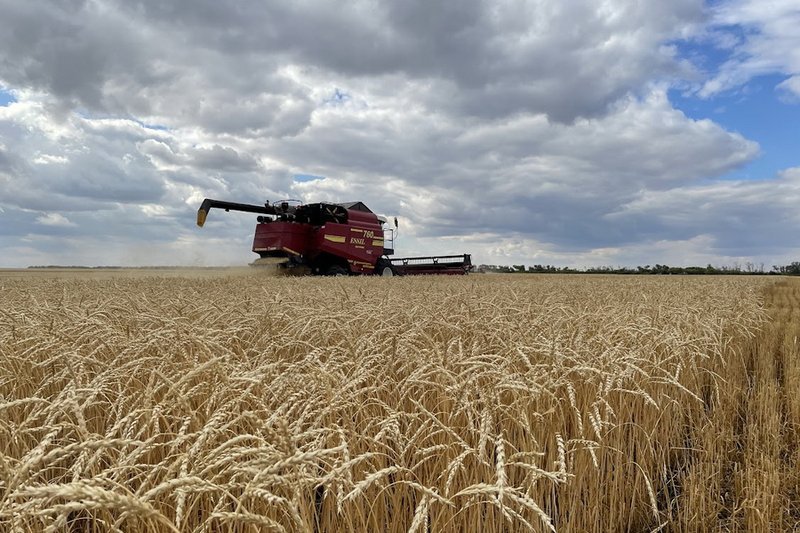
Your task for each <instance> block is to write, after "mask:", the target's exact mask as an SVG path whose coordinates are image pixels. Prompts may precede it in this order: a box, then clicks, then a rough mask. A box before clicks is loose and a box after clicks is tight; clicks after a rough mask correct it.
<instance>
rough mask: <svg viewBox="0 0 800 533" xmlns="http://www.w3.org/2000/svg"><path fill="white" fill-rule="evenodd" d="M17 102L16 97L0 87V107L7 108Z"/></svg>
mask: <svg viewBox="0 0 800 533" xmlns="http://www.w3.org/2000/svg"><path fill="white" fill-rule="evenodd" d="M16 101H17V97H16V96H14V94H13V93H12V92H11V91H9V90H8V89H5V88H4V87H0V107H7V106H9V105H11V104H13V103H14V102H16Z"/></svg>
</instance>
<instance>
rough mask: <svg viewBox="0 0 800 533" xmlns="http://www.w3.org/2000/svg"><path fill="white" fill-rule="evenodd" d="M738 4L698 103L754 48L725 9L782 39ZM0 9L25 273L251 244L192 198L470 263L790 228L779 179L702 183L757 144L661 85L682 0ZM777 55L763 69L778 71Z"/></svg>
mask: <svg viewBox="0 0 800 533" xmlns="http://www.w3.org/2000/svg"><path fill="white" fill-rule="evenodd" d="M749 5H750V4H749V3H748V2H744V1H736V2H732V3H726V4H724V5H723V7H721V8H719V9H717V10H716V11H714V13H713V24H714V26H713V27H711V29H710V30H709V32H711V34H714V35H717V36H718V43H719V46H736V47H739V48H738V49H739V50H741V51H742V52H741V54H740V55H738V56H736V57H737V58H738V59H737V62H732V63H731V65H730V69H729V71H730V72H729V74H725V72H727V71H726V69H725V68H723V69H722V71H721V72H720V74H719V76H717V77H716V78H715V79H714V80H710V81H709V84H708V85H707V87H708V88H709V89H708V90H709V91H710V92H709V93H708V94H711V93H713V92H714V91H717V90H722V88H724V87H729V86H731V84H732V83H734V82H735V83H739V82H737V81H735V80H739V79H746V77H747V76H749V75H750V74H748V72H756V67H752V68H751V67H750V66H748V65H749V64H750V63H748V61H751V60H753V61H755V60H754V59H753V58H756V57H763V54H762V56H758V55H757V53H756V52H758V50H760V48H758V47H756V46H755V44H754V43H755V42H756V40H757V39H756V37H757V35H756V34H753V35H750V34H748V35H746V36H745V37H744V38H743V39H744V40H743V39H740V38H738V37H736V38H733V37H731V38H727V39H726V38H725V36H726V35H728V34H726V33H725V32H723V31H721V30H720V27H721V26H723V25H724V24H727V22H725V21H726V20H729V19H730V20H733V19H732V18H730V17H738V18H737V19H736V20H738V21H739V22H736V23H737V24H739V23H741V24H749V26H748V27H753V28H758V29H759V31H760V32H761V33H760V35H778V36H783V35H784V34H785V33H786V32H783V33H781V32H782V31H783V30H781V29H780V21H779V20H777V16H776V17H772V18H764V19H761V18H758V15H757V14H752V15H748V16H749V17H750V18H747V17H745V16H744V15H743V13H744V14H746V13H748V11H747V9H745V8H747V7H748V6H749ZM781 5H783V4H781ZM787 5H788V4H787ZM784 8H785V6H784ZM784 8H781V9H784ZM726 9H727V11H726ZM786 9H788V8H785V9H784V10H783V11H781V13H786V12H787V11H786ZM0 10H2V12H3V22H2V23H0V24H2V25H3V27H5V28H8V29H9V31H4V32H0V86H2V87H7V88H9V89H12V90H13V91H14V95H15V101H13V102H9V104H8V105H6V106H3V107H0V206H2V208H3V209H4V212H3V213H2V216H3V223H2V224H0V232H2V234H3V235H4V244H3V248H4V249H13V250H14V253H13V254H8V253H6V254H4V255H5V257H14V258H16V259H15V260H16V261H20V262H23V263H22V264H24V263H26V262H30V263H37V264H41V263H57V262H64V263H70V264H78V263H84V264H85V263H90V264H92V263H93V264H109V263H112V262H125V263H129V264H137V265H140V264H179V263H184V264H200V263H202V264H243V263H246V262H247V261H249V260H250V259H251V257H250V252H249V246H250V240H251V232H252V224H253V220H252V217H248V216H245V215H241V214H238V215H237V214H224V213H220V214H219V215H218V214H216V213H215V214H214V218H213V219H212V221H211V222H210V223H209V224H208V225H207V226H206V227H205V228H204V229H203V230H202V232H200V230H198V229H197V228H195V227H193V223H194V210H195V209H197V206H198V205H199V202H200V201H201V200H202V199H203V198H204V197H213V198H219V199H228V200H232V201H239V202H249V203H261V202H263V201H264V200H278V199H283V198H299V199H301V200H304V201H321V200H327V201H349V200H362V201H364V202H366V203H367V205H369V206H370V207H372V208H373V209H374V210H376V211H378V212H381V213H384V214H388V215H399V216H400V217H401V232H402V234H403V241H402V242H403V244H402V245H400V246H398V250H403V251H404V252H407V253H414V252H417V251H418V252H422V253H431V252H459V251H462V250H464V249H465V250H466V251H473V253H474V254H475V255H476V260H477V261H481V262H484V261H485V262H511V261H513V262H517V263H518V262H522V261H527V259H528V258H530V259H531V260H533V259H536V260H537V262H542V263H546V262H551V263H556V262H560V263H568V264H609V263H614V262H617V261H624V262H638V261H639V260H640V258H642V257H646V254H651V253H652V254H662V255H665V256H670V257H678V256H679V255H680V254H679V252H678V250H681V249H683V250H691V251H692V253H691V254H687V257H696V258H702V259H703V260H705V259H706V257H707V255H704V254H706V252H707V251H708V250H712V251H713V252H709V253H713V254H718V255H717V257H719V258H721V260H725V258H729V257H738V256H739V255H746V251H747V250H746V248H747V246H749V245H751V244H752V245H753V248H752V249H753V250H754V252H753V253H763V254H777V253H779V252H780V244H779V241H780V238H781V236H783V237H785V238H786V239H788V240H787V242H788V243H791V242H793V241H792V238H793V237H791V236H789V235H788V233H787V231H786V230H785V229H782V228H781V227H780V223H778V222H776V223H775V224H774V225H771V223H768V222H755V223H752V224H748V223H747V221H749V220H750V218H749V217H752V216H755V214H756V213H757V212H758V210H759V209H760V210H762V211H764V210H766V209H767V208H768V207H767V206H769V205H772V203H773V202H777V204H776V205H778V206H779V208H778V210H777V211H775V212H776V213H778V217H776V218H780V219H781V220H783V221H784V223H785V221H786V220H789V219H791V220H794V219H792V218H791V217H792V216H793V215H792V213H791V212H790V211H789V208H788V204H789V203H790V202H791V201H796V200H797V199H798V198H797V197H798V192H797V189H796V188H795V187H794V184H795V183H796V179H795V178H793V177H792V176H794V174H793V173H794V171H787V173H786V174H784V175H782V176H775V177H768V176H765V178H770V179H767V180H765V181H763V182H759V183H755V184H751V183H743V182H742V183H740V182H735V181H731V180H720V179H719V178H720V177H722V176H725V175H726V174H727V173H729V172H731V171H732V170H734V169H737V168H740V167H741V166H742V165H745V164H747V163H748V162H750V161H752V160H753V159H754V158H756V157H758V155H759V153H760V149H759V146H758V144H757V143H756V142H754V141H753V140H748V139H745V138H744V137H742V136H741V135H740V134H738V133H734V132H730V131H726V130H725V129H724V128H722V127H721V126H720V125H718V124H716V123H714V122H713V121H711V120H709V119H700V120H698V119H692V118H689V117H687V116H686V115H684V114H683V113H682V112H680V111H678V110H676V109H674V108H673V106H672V105H671V103H670V101H669V99H668V97H667V95H668V91H669V89H670V87H673V86H674V84H676V83H681V82H682V80H687V79H694V78H696V77H697V76H698V75H699V74H698V72H699V71H698V70H697V69H696V68H695V67H694V66H693V65H692V63H691V62H690V61H689V60H688V59H687V58H684V57H681V56H680V55H679V52H678V48H677V47H675V46H673V45H672V43H674V42H675V40H676V39H681V38H683V37H685V36H687V35H696V32H697V31H698V30H697V28H698V27H701V28H702V27H705V26H703V25H704V23H705V21H706V17H707V13H706V12H705V8H704V4H703V2H702V0H678V1H674V2H661V1H656V0H648V1H645V2H636V3H631V2H628V1H626V0H610V1H607V2H603V3H600V4H598V3H596V2H590V1H589V0H578V1H574V2H555V1H548V0H524V1H517V0H501V1H496V0H495V1H492V2H490V1H488V0H468V1H466V2H461V3H459V4H457V5H456V4H453V5H449V4H447V3H431V2H425V1H422V0H419V1H417V0H414V1H408V2H389V1H378V2H375V1H372V0H355V1H352V2H346V3H330V2H321V1H318V0H308V1H303V2H260V1H256V0H248V1H242V2H237V3H235V4H225V3H220V2H216V1H211V0H191V1H190V0H180V1H175V2H167V3H164V2H161V3H159V2H127V1H122V0H94V1H83V0H70V1H68V2H61V3H57V4H54V3H53V2H50V1H47V0H31V1H29V2H12V1H10V0H0ZM790 11H791V10H789V11H788V12H790ZM777 12H778V11H771V13H773V15H774V14H775V13H777ZM726 17H728V18H726ZM748 21H749V22H748ZM731 23H733V22H731ZM774 28H777V29H774ZM780 39H783V37H780ZM780 39H779V40H780ZM780 42H781V43H782V46H784V47H785V46H786V41H784V40H780ZM726 43H727V44H726ZM757 48H758V49H757ZM784 49H786V48H784ZM759 53H761V52H759ZM776 57H777V54H776ZM775 61H777V59H775V60H773V63H775ZM782 61H783V62H782V63H781V65H782V66H780V65H779V67H775V66H774V64H773V63H770V64H771V65H773V66H772V67H770V68H784V69H785V70H786V71H787V72H795V71H792V70H791V68H789V67H787V66H786V65H789V66H791V65H792V63H791V61H793V60H789V59H786V60H782ZM726 68H727V67H726ZM792 68H793V67H792ZM726 76H727V77H726ZM737 76H739V78H737ZM793 79H794V78H789V79H788V80H787V81H786V82H784V84H783V85H782V87H783V88H784V89H785V90H786V91H788V92H792V91H794V90H795V85H796V84H795V82H794V81H792V80H793ZM731 80H734V81H731ZM714 84H717V87H718V88H717V89H714V87H715V85H714ZM298 175H312V176H317V177H319V179H314V180H309V181H303V180H296V179H295V176H298ZM736 217H739V218H738V220H741V221H743V222H742V223H741V224H738V225H737V224H735V223H733V222H735V221H736V220H737V218H736ZM725 220H727V221H729V222H728V223H724V222H722V221H725ZM760 232H772V235H771V236H770V238H769V239H766V242H761V241H759V239H758V237H757V236H758V235H759V234H760ZM757 241H758V242H757ZM445 248H446V249H445ZM704 250H705V251H706V252H704ZM701 252H702V253H701ZM548 258H549V261H548Z"/></svg>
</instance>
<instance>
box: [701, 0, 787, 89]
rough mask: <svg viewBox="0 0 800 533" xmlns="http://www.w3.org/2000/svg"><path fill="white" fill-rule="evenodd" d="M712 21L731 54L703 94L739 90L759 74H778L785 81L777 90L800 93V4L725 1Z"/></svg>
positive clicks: (722, 44) (752, 0)
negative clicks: (783, 77)
mask: <svg viewBox="0 0 800 533" xmlns="http://www.w3.org/2000/svg"><path fill="white" fill-rule="evenodd" d="M712 21H713V25H712V26H711V28H709V31H710V32H712V33H716V34H720V35H725V36H727V37H728V38H726V39H724V40H720V48H722V49H723V50H727V51H729V52H730V54H731V56H730V59H729V60H727V61H726V62H725V63H723V64H722V65H721V67H720V68H719V72H718V73H716V75H715V76H714V77H712V78H711V79H709V80H708V81H707V82H705V84H704V85H703V87H702V89H701V90H700V95H701V96H704V97H710V96H713V95H715V94H718V93H720V92H723V91H728V90H732V89H736V88H738V87H740V86H742V85H744V84H745V83H746V82H748V81H749V80H750V79H752V78H754V77H757V76H761V75H766V74H779V75H783V76H785V79H784V81H783V82H781V83H780V84H779V85H778V89H779V90H781V91H786V93H788V94H789V95H791V96H793V97H794V98H798V97H800V82H798V79H799V78H798V76H800V33H798V31H797V28H798V27H800V6H798V4H797V2H796V1H793V0H777V1H773V2H766V3H765V2H759V1H757V0H734V1H731V2H723V3H720V4H718V5H717V6H716V7H715V8H714V11H713V17H712ZM742 30H743V31H742Z"/></svg>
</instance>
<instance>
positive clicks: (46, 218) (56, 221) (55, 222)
mask: <svg viewBox="0 0 800 533" xmlns="http://www.w3.org/2000/svg"><path fill="white" fill-rule="evenodd" d="M36 223H37V224H41V225H42V226H75V224H74V223H73V222H70V221H69V219H68V218H67V217H65V216H64V215H61V214H59V213H46V214H44V215H40V216H38V217H36Z"/></svg>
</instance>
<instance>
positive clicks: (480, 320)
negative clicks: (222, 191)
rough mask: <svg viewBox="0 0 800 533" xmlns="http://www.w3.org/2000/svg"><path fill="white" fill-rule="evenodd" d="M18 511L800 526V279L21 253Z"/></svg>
mask: <svg viewBox="0 0 800 533" xmlns="http://www.w3.org/2000/svg"><path fill="white" fill-rule="evenodd" d="M0 294H2V306H0V530H3V531H18V532H39V531H53V532H60V531H81V532H84V531H85V532H105V531H156V532H167V531H181V532H183V531H197V532H229V531H230V532H247V531H292V532H294V531H297V532H303V531H380V532H406V531H408V532H428V531H430V532H451V531H453V532H455V531H459V532H471V531H484V532H490V533H491V532H501V531H503V532H506V531H551V530H553V531H567V532H570V531H597V532H601V531H603V532H605V531H654V530H663V531H715V530H721V531H757V530H763V531H768V530H772V531H791V530H792V529H793V528H797V527H798V524H800V508H798V507H799V506H800V504H798V497H799V496H800V479H799V478H800V476H798V468H800V465H799V464H798V460H799V459H800V447H798V433H797V432H798V429H799V428H800V399H798V397H797V395H796V394H795V393H794V391H796V390H800V363H799V362H798V345H797V342H798V341H797V339H798V335H800V328H799V327H798V323H800V314H798V313H800V284H798V283H794V282H791V281H789V280H782V281H780V282H778V283H775V280H774V279H772V278H755V277H750V278H734V277H728V278H724V277H698V278H694V277H685V276H681V277H677V276H675V277H655V276H653V277H606V276H533V275H518V276H515V275H508V276H503V275H484V276H480V275H472V276H466V277H450V276H442V277H435V276H434V277H418V278H393V279H383V278H280V277H273V276H267V275H264V274H263V273H262V272H259V271H258V270H246V271H225V270H222V271H214V272H208V273H203V274H202V275H194V274H192V273H181V272H180V271H178V272H172V273H163V272H162V273H159V272H147V271H144V272H139V273H135V274H123V273H107V274H104V275H97V274H95V273H77V274H71V273H64V272H53V273H47V272H41V273H35V274H27V273H26V274H20V275H5V276H4V275H2V274H0Z"/></svg>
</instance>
